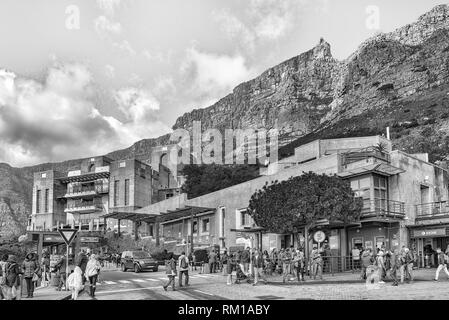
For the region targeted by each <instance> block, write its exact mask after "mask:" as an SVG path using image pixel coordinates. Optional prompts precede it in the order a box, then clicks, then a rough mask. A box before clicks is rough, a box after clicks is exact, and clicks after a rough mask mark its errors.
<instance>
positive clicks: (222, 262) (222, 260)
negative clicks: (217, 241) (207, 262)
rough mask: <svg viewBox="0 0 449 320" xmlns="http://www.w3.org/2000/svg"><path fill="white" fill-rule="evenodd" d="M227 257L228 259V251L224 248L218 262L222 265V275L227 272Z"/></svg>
mask: <svg viewBox="0 0 449 320" xmlns="http://www.w3.org/2000/svg"><path fill="white" fill-rule="evenodd" d="M228 259H229V256H228V251H227V250H225V251H224V252H223V254H222V255H221V256H220V260H221V261H220V262H221V266H222V273H223V275H226V274H227V268H226V265H227V264H228Z"/></svg>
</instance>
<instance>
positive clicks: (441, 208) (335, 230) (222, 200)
mask: <svg viewBox="0 0 449 320" xmlns="http://www.w3.org/2000/svg"><path fill="white" fill-rule="evenodd" d="M308 171H313V172H316V173H318V174H323V173H324V174H329V175H333V174H336V175H338V176H339V177H340V178H342V179H345V180H349V182H350V184H351V187H352V188H353V190H354V191H355V192H356V195H357V196H358V197H361V198H362V199H363V204H364V205H363V210H362V213H363V215H362V218H361V219H360V221H357V222H356V223H353V224H351V225H346V226H345V225H342V224H338V223H334V222H329V221H320V222H319V223H318V224H317V225H316V226H314V228H313V230H306V229H304V231H303V232H299V233H298V234H284V235H283V234H271V233H267V232H263V231H262V230H260V228H258V227H257V226H256V225H255V224H254V221H252V219H251V217H250V216H249V215H248V214H247V213H246V208H247V206H248V204H249V199H250V197H251V195H252V194H253V193H254V192H256V191H257V190H258V189H260V188H262V187H263V186H264V185H265V184H266V183H271V182H273V181H275V180H278V181H282V180H286V179H288V178H290V177H295V176H298V175H301V174H302V173H303V172H308ZM447 178H448V172H447V171H446V170H444V169H442V168H440V167H438V166H436V165H434V164H431V163H429V162H428V158H427V155H426V154H415V155H413V154H406V153H404V152H401V151H399V150H392V145H391V141H389V140H388V139H385V138H383V137H380V136H373V137H356V138H344V139H328V140H316V141H313V142H311V143H309V144H306V145H303V146H300V147H298V148H297V149H296V150H295V154H294V155H293V156H291V157H289V158H286V159H283V160H281V161H279V162H278V163H276V164H271V165H269V166H268V167H267V168H265V169H264V170H261V176H260V177H259V178H257V179H254V180H251V181H247V182H245V183H242V184H239V185H235V186H232V187H229V188H226V189H223V190H219V191H216V192H213V193H210V194H207V195H204V196H202V197H198V198H194V199H187V197H186V195H179V196H175V197H173V198H171V199H169V200H166V201H162V202H159V203H157V204H153V205H150V206H148V207H145V208H142V209H139V210H137V211H135V214H136V215H137V216H140V217H141V215H143V216H144V217H145V215H146V217H147V218H146V222H147V224H149V226H150V227H149V228H150V229H151V230H152V234H153V236H154V237H155V238H159V237H161V238H167V239H172V240H173V241H177V242H178V243H179V244H182V243H184V244H185V243H191V240H190V239H191V238H192V232H193V244H194V246H198V245H204V246H211V245H219V246H220V247H222V248H225V247H226V248H230V247H243V246H248V245H249V246H259V247H261V248H263V249H264V250H271V249H272V248H281V247H288V246H291V245H293V246H297V247H298V246H303V247H305V248H306V249H307V250H310V248H311V246H312V245H313V244H314V240H313V238H312V237H311V234H310V233H311V232H314V231H316V230H321V231H323V232H324V233H325V235H326V240H325V242H326V243H327V245H328V246H329V248H330V250H331V253H332V255H334V256H341V257H344V256H349V253H350V249H351V248H353V247H363V248H367V247H368V248H373V249H374V250H375V249H376V248H378V247H382V246H385V247H386V248H387V249H394V248H400V247H402V246H403V245H411V244H412V243H414V244H416V246H417V247H416V248H417V250H418V253H419V254H420V255H421V256H422V257H424V246H425V245H426V244H429V243H430V242H431V243H432V247H433V248H434V249H435V247H436V245H440V246H441V245H444V244H446V243H448V241H449V237H446V233H444V232H443V229H444V230H446V228H447V226H449V225H447V223H449V218H448V217H449V207H446V204H447V203H448V179H447ZM444 215H447V216H446V217H444ZM131 218H133V217H131ZM443 218H444V219H443ZM192 221H193V224H194V226H193V228H192ZM444 224H446V225H444ZM424 225H425V227H424ZM423 228H424V229H423ZM423 232H424V233H423ZM432 237H434V238H435V239H434V238H432ZM429 239H430V240H429ZM443 242H444V243H443ZM422 259H424V258H422Z"/></svg>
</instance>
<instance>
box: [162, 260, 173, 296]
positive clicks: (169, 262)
mask: <svg viewBox="0 0 449 320" xmlns="http://www.w3.org/2000/svg"><path fill="white" fill-rule="evenodd" d="M165 270H166V271H165V273H166V274H167V277H168V282H167V283H166V284H165V285H164V286H163V288H164V290H165V291H167V288H168V287H169V286H170V284H171V285H172V289H173V291H176V289H175V277H176V261H175V259H174V258H173V252H170V253H168V254H167V260H166V261H165Z"/></svg>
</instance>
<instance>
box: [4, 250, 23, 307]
mask: <svg viewBox="0 0 449 320" xmlns="http://www.w3.org/2000/svg"><path fill="white" fill-rule="evenodd" d="M5 269H6V286H7V290H8V295H7V296H8V298H7V299H8V300H18V299H17V298H19V299H20V292H18V291H19V290H18V288H19V287H20V274H21V270H20V267H19V264H18V263H17V257H16V256H15V255H10V256H9V257H8V261H7V263H6V267H5Z"/></svg>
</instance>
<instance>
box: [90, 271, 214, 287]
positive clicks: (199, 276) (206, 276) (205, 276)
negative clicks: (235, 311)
mask: <svg viewBox="0 0 449 320" xmlns="http://www.w3.org/2000/svg"><path fill="white" fill-rule="evenodd" d="M215 276H216V275H213V274H210V275H209V274H195V275H190V276H189V278H191V279H211V278H213V277H215ZM167 280H168V278H166V277H159V278H137V279H128V280H115V281H111V280H108V281H106V280H105V281H101V282H98V283H97V285H99V286H101V285H115V284H119V283H122V284H131V283H133V282H134V283H136V282H137V283H148V281H150V282H161V281H167Z"/></svg>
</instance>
